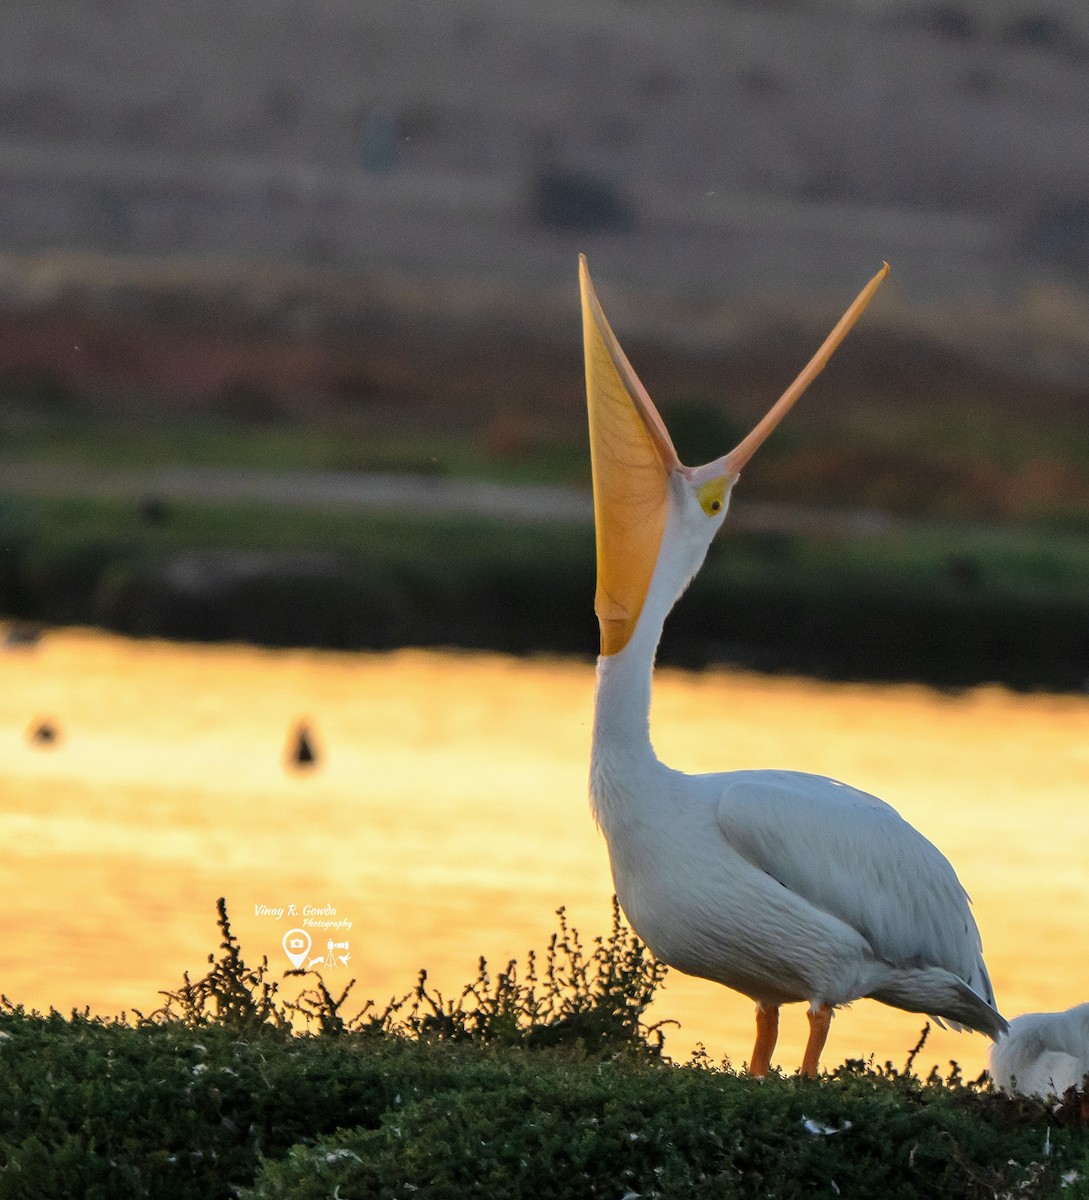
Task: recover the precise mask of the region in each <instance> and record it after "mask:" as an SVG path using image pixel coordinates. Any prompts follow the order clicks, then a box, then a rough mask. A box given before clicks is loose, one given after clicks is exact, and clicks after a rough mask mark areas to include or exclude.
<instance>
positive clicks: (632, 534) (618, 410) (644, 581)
mask: <svg viewBox="0 0 1089 1200" xmlns="http://www.w3.org/2000/svg"><path fill="white" fill-rule="evenodd" d="M888 273H889V266H888V263H885V264H884V266H882V268H881V270H880V271H878V273H877V274H876V275H875V276H874V277H873V279H871V280H870V282H869V283H868V284H867V285H866V286H865V287H864V288H863V289H862V291H861V292H860V293H859V294H858V297H857V298H856V299H855V301H854V303H853V304H852V305H851V307H850V308H849V309H848V310H847V311H846V312H845V313H844V314H843V316H842V317H841V318H840V320H839V322H838V324H837V325H836V327H835V329H833V330H832V332H831V333H830V334H829V335H828V337H827V338H826V339H825V341H824V344H823V345H822V346H821V348H820V349H819V350H818V351H817V353H816V354H815V355H814V356H813V357H812V359H810V361H809V363H808V364H807V365H806V367H805V368H804V370H803V371H802V372H801V374H800V375H799V376H798V378H797V379H795V380H794V382H793V383H792V384H791V385H790V387H789V388H787V390H786V391H785V392H784V393H783V395H782V396H781V397H780V398H779V399H778V400H777V401H776V403H775V404H774V405H773V406H772V408H771V409H770V411H769V412H768V413H767V415H766V416H765V417H764V418H763V420H762V421H760V423H759V424H758V425H757V426H756V428H755V429H753V431H752V432H751V433H750V434H749V435H748V436H747V437H746V438H744V439H743V440H742V441H741V442H740V443H739V444H738V445H737V446H736V447H735V448H734V449H733V450H731V451H730V453H729V454H727V455H726V456H725V457H724V458H722V459H721V460H719V465H720V466H721V472H722V475H723V476H728V477H729V479H728V483H727V488H726V490H729V487H730V486H732V485H733V482H734V481H735V480H736V478H737V476H738V474H739V473H740V471H741V468H742V467H743V466H744V465H745V464H746V463H747V462H748V461H749V459H750V458H751V457H752V456H753V454H755V453H756V451H757V449H758V448H759V447H760V445H761V444H762V443H763V442H764V440H765V439H766V438H767V436H768V434H770V433H771V431H772V430H773V429H774V428H775V427H776V425H778V424H779V422H780V421H781V420H782V419H783V417H785V416H786V414H787V412H788V411H789V410H790V408H791V407H792V405H793V404H794V402H795V401H796V400H797V399H798V397H799V396H800V395H801V394H802V392H804V391H805V389H806V388H807V387H808V386H809V385H810V384H811V383H812V382H813V380H814V379H815V378H816V377H817V375H819V374H820V372H821V370H822V369H823V367H824V365H825V363H827V362H828V360H829V359H830V358H831V357H832V354H833V352H834V351H835V349H836V347H837V346H838V345H839V344H840V342H841V341H843V339H844V338H845V337H846V336H847V333H848V331H849V330H850V328H851V326H852V325H854V323H855V322H856V321H857V320H858V318H859V317H860V316H861V315H862V313H863V311H864V310H865V308H866V305H867V304H869V302H870V300H871V298H872V297H873V294H874V292H876V291H877V288H878V287H879V286H880V284H881V281H882V280H883V279H884V278H885V276H886V275H887V274H888ZM579 287H580V291H581V293H582V336H583V345H584V349H585V354H586V399H587V407H588V412H589V418H590V462H591V466H592V469H593V480H594V524H595V528H596V532H597V595H596V597H595V600H594V609H595V611H596V612H597V616H598V621H599V623H600V625H601V653H602V654H606V655H607V654H617V653H619V652H620V651H621V650H623V649H624V647H625V646H626V645H627V644H628V640H629V638H630V637H631V634H632V631H633V630H634V629H635V624H636V622H637V621H638V620H639V614H640V612H642V609H643V602H644V600H645V599H646V595H647V589H648V588H649V587H650V579H651V576H652V575H653V573H654V566H655V563H656V562H657V560H658V551H659V548H660V546H661V543H662V531H663V530H664V529H665V523H666V515H667V513H668V511H669V478H670V475H671V474H672V473H673V472H674V471H681V472H684V473H686V474H688V473H690V471H691V469H690V468H688V467H685V466H684V465H683V464H682V463H681V461H680V459H679V458H678V457H677V451H676V450H675V449H674V448H673V442H672V440H671V438H670V436H669V433H668V431H667V430H666V427H665V423H664V422H663V421H662V418H661V417H660V416H659V415H658V410H657V409H656V408H655V407H654V402H653V401H652V400H651V398H650V396H648V395H647V391H646V388H644V387H643V385H642V384H641V383H640V382H639V379H638V376H637V375H636V374H635V372H634V371H633V370H632V366H631V363H629V362H628V359H627V356H626V355H625V354H624V351H623V350H622V349H621V348H620V343H619V342H618V341H617V340H616V336H615V334H614V333H613V331H612V329H610V328H609V322H608V321H606V319H605V314H604V313H603V312H602V310H601V304H600V303H599V301H598V298H597V295H596V294H595V292H594V285H593V283H592V282H591V280H590V272H589V269H588V268H587V266H586V256H585V255H583V254H580V255H579ZM705 471H706V468H703V469H701V474H703V473H704V472H705Z"/></svg>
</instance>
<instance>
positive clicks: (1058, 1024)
mask: <svg viewBox="0 0 1089 1200" xmlns="http://www.w3.org/2000/svg"><path fill="white" fill-rule="evenodd" d="M1087 1074H1089V1004H1079V1005H1077V1007H1075V1008H1068V1009H1067V1010H1066V1012H1055V1013H1025V1015H1024V1016H1021V1017H1014V1018H1013V1020H1012V1021H1011V1022H1010V1031H1009V1034H1008V1035H1007V1036H1006V1037H1003V1038H999V1039H998V1041H997V1042H996V1043H995V1044H994V1045H993V1046H992V1047H991V1077H992V1078H993V1079H994V1081H995V1083H996V1084H998V1086H999V1087H1000V1088H1002V1090H1003V1091H1005V1092H1010V1093H1016V1092H1020V1094H1021V1095H1023V1096H1039V1097H1040V1098H1041V1099H1046V1098H1047V1097H1048V1096H1062V1095H1064V1094H1065V1093H1066V1092H1067V1091H1068V1090H1069V1089H1070V1088H1072V1087H1078V1088H1080V1087H1081V1085H1082V1082H1083V1081H1084V1079H1085V1076H1086V1075H1087Z"/></svg>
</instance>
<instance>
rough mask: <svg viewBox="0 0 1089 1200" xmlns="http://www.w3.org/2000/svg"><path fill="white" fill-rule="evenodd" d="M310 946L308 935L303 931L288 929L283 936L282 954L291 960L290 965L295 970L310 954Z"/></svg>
mask: <svg viewBox="0 0 1089 1200" xmlns="http://www.w3.org/2000/svg"><path fill="white" fill-rule="evenodd" d="M310 945H311V938H310V934H308V933H307V932H306V930H305V929H289V930H288V931H287V933H285V934H284V953H285V954H286V955H287V957H288V958H289V959H291V965H292V966H293V967H294V968H295V969H296V970H298V968H299V967H300V966H301V965H302V962H303V959H305V958H306V956H307V955H308V954H309V953H310Z"/></svg>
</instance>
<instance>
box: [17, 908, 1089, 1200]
mask: <svg viewBox="0 0 1089 1200" xmlns="http://www.w3.org/2000/svg"><path fill="white" fill-rule="evenodd" d="M559 915H560V926H559V929H558V931H557V933H556V934H555V935H554V936H553V938H552V941H551V943H550V945H549V947H548V949H547V950H546V952H545V953H544V954H543V955H542V956H541V959H540V961H539V962H538V961H537V960H536V959H535V958H534V956H533V955H531V956H530V957H529V960H528V962H527V963H526V964H525V966H524V967H522V968H519V966H518V965H517V964H516V963H513V962H512V963H510V964H508V966H507V968H506V970H505V971H503V972H500V973H499V975H498V976H496V977H495V978H492V977H491V976H490V975H489V973H488V968H487V964H486V963H484V962H483V961H481V964H480V971H479V974H478V976H477V978H476V979H475V980H474V981H473V982H472V983H470V984H469V985H467V986H466V988H465V989H464V991H463V992H462V994H461V995H460V996H459V997H458V998H457V999H456V1000H443V998H442V997H441V996H439V995H437V994H433V993H432V992H430V991H429V990H428V985H427V977H426V973H421V976H420V979H419V982H418V984H417V986H416V987H415V988H414V989H413V990H412V991H411V992H409V993H408V994H407V995H406V996H404V997H403V998H400V999H395V1000H393V1001H391V1002H390V1003H389V1004H388V1005H387V1006H386V1007H385V1009H382V1010H379V1009H378V1008H377V1007H376V1006H375V1005H373V1004H372V1003H368V1004H366V1005H364V1006H363V1008H362V1010H361V1011H360V1012H359V1013H357V1014H356V1015H355V1016H354V1017H352V1018H347V1017H346V1016H345V1015H344V1011H345V1008H346V1004H347V1001H348V997H349V992H350V990H351V989H350V986H349V988H348V989H345V991H344V992H343V993H342V994H341V995H340V996H339V997H336V998H334V997H333V996H332V995H331V994H330V993H329V991H328V990H327V989H326V987H325V985H324V984H323V983H322V981H321V979H320V976H314V975H312V976H311V977H310V979H311V981H312V986H310V987H309V988H308V990H306V991H304V992H303V993H302V995H301V996H300V998H299V999H298V1000H296V1001H293V1002H285V1001H282V1000H281V999H280V997H279V995H278V985H277V984H276V983H274V982H272V981H271V980H270V978H269V973H268V968H267V964H266V963H262V964H261V965H260V966H258V967H256V968H252V967H250V966H248V965H247V964H246V963H245V961H244V960H243V957H242V953H241V948H240V947H239V945H238V942H237V940H236V939H235V938H234V936H233V935H232V933H231V930H230V926H229V923H228V918H227V913H226V909H225V906H224V904H223V902H222V901H220V918H219V923H220V928H221V931H222V933H223V942H222V945H221V953H220V956H219V957H218V959H217V958H215V957H214V956H209V962H210V964H211V965H210V969H209V971H208V972H207V974H206V975H205V976H204V977H203V978H201V979H199V980H197V981H192V980H190V979H189V978H188V976H187V977H186V978H185V980H184V981H183V984H182V986H181V987H180V988H178V989H177V990H176V991H173V992H167V993H164V995H165V997H166V1002H165V1004H164V1006H163V1008H162V1009H161V1010H159V1011H158V1012H156V1013H154V1014H151V1015H150V1016H147V1017H144V1016H142V1015H141V1014H137V1015H136V1016H135V1018H134V1019H133V1020H132V1021H124V1020H103V1019H98V1018H92V1017H90V1016H89V1015H87V1014H86V1013H83V1014H80V1013H73V1014H72V1016H71V1017H70V1018H65V1017H63V1016H61V1015H60V1014H58V1013H51V1014H49V1015H48V1016H42V1015H39V1014H35V1013H29V1014H28V1013H26V1012H24V1011H23V1010H22V1009H21V1008H19V1007H17V1006H14V1005H12V1004H10V1002H7V1001H6V1000H5V1002H4V1005H5V1007H4V1011H3V1012H2V1013H0V1064H2V1068H3V1069H2V1070H0V1197H2V1198H4V1200H9V1198H10V1200H15V1198H19V1200H45V1198H48V1200H64V1198H68V1197H71V1198H73V1200H75V1198H77V1197H78V1198H79V1200H90V1198H94V1197H103V1198H108V1200H128V1198H129V1197H143V1196H154V1197H159V1198H163V1200H171V1198H175V1197H177V1198H179V1200H180V1198H183V1197H184V1198H193V1200H198V1198H199V1200H217V1198H219V1197H224V1198H226V1197H236V1196H240V1197H247V1198H251V1200H256V1198H258V1197H262V1198H269V1200H271V1198H273V1197H277V1198H291V1200H310V1198H313V1200H319V1198H322V1200H325V1198H327V1197H331V1196H335V1197H338V1198H339V1200H353V1198H363V1197H367V1198H369V1197H375V1198H377V1197H390V1198H393V1197H404V1196H415V1197H425V1198H429V1200H430V1198H436V1200H437V1198H440V1197H441V1198H444V1200H445V1198H450V1200H453V1198H455V1197H463V1196H474V1195H479V1196H487V1197H527V1198H529V1197H534V1198H535V1197H540V1196H554V1197H558V1198H568V1197H570V1198H571V1200H576V1198H583V1197H608V1198H610V1200H621V1198H622V1197H625V1196H627V1197H636V1196H639V1197H648V1198H649V1197H662V1198H667V1200H668V1198H673V1197H676V1198H678V1200H680V1198H682V1197H684V1198H687V1197H750V1196H762V1197H768V1198H776V1197H810V1196H820V1197H824V1196H828V1197H831V1196H851V1197H855V1198H857V1200H864V1198H868V1197H875V1198H876V1197H880V1198H881V1200H889V1198H897V1197H905V1198H906V1197H916V1196H942V1197H946V1198H947V1200H958V1198H960V1197H965V1198H968V1197H971V1198H983V1197H987V1198H991V1197H995V1196H1019V1197H1044V1196H1059V1195H1062V1196H1070V1197H1078V1196H1086V1195H1089V1130H1087V1129H1086V1127H1085V1124H1084V1121H1083V1119H1082V1117H1081V1110H1080V1105H1079V1102H1078V1097H1077V1095H1076V1093H1075V1092H1073V1091H1072V1092H1071V1093H1070V1094H1069V1095H1068V1096H1067V1097H1066V1098H1065V1099H1064V1100H1063V1101H1062V1102H1061V1103H1057V1104H1055V1105H1053V1106H1051V1107H1048V1106H1045V1105H1044V1104H1042V1103H1040V1102H1038V1101H1034V1100H1027V1099H1012V1098H1009V1097H1005V1096H1002V1095H1000V1094H997V1093H995V1092H993V1091H992V1090H991V1088H990V1085H989V1083H987V1082H986V1081H984V1080H979V1081H975V1082H966V1081H965V1080H963V1079H962V1078H961V1077H960V1074H959V1072H958V1071H957V1069H956V1066H955V1064H954V1065H953V1069H952V1071H951V1073H950V1075H949V1076H948V1077H947V1078H945V1079H943V1078H942V1077H941V1076H940V1075H939V1074H938V1072H937V1069H936V1068H935V1069H934V1070H933V1071H932V1072H931V1073H930V1075H929V1076H928V1077H927V1078H925V1079H923V1078H920V1077H919V1076H917V1075H915V1074H914V1073H913V1072H912V1070H911V1067H912V1062H913V1060H914V1059H915V1058H916V1057H917V1055H918V1053H919V1052H920V1049H921V1044H920V1046H917V1047H916V1048H915V1050H914V1051H912V1052H911V1055H910V1056H909V1059H908V1064H907V1066H906V1067H905V1069H904V1070H902V1071H901V1070H897V1069H895V1068H894V1067H893V1066H892V1065H891V1064H885V1065H884V1066H878V1065H875V1064H874V1063H872V1062H870V1063H861V1062H849V1063H847V1064H846V1065H844V1066H842V1067H840V1068H838V1069H837V1070H836V1071H834V1072H832V1073H831V1074H826V1075H824V1076H822V1077H821V1078H820V1079H819V1080H817V1081H811V1080H807V1079H804V1078H801V1077H799V1076H791V1077H786V1076H782V1075H779V1074H776V1073H773V1074H772V1075H771V1076H769V1078H768V1079H767V1080H766V1081H765V1082H763V1083H760V1082H757V1081H754V1080H751V1079H749V1078H748V1077H747V1076H745V1075H744V1074H741V1073H738V1072H736V1071H735V1070H734V1069H733V1068H732V1067H730V1066H728V1065H724V1066H723V1067H715V1066H713V1065H712V1064H711V1062H710V1060H709V1059H708V1058H707V1056H706V1055H705V1054H702V1053H701V1054H698V1055H697V1056H695V1057H694V1058H693V1060H692V1061H690V1062H688V1063H686V1064H684V1065H676V1064H673V1063H671V1062H670V1061H669V1060H668V1059H667V1058H666V1057H665V1055H664V1053H663V1040H662V1030H661V1029H660V1028H654V1027H651V1028H648V1027H647V1026H646V1025H645V1024H644V1022H643V1014H644V1012H645V1010H646V1007H647V1005H648V1004H649V1003H650V1001H651V999H652V998H653V995H654V991H655V989H656V987H657V986H658V985H659V984H660V983H661V981H662V978H663V976H664V975H665V968H663V967H662V966H661V965H660V964H658V963H656V962H655V961H654V960H653V959H652V958H650V956H649V955H648V953H647V952H646V950H645V948H644V947H643V946H642V945H641V943H639V942H638V940H637V939H636V938H635V937H634V935H633V934H632V933H631V931H630V930H629V929H628V928H627V927H626V926H625V925H624V924H623V922H622V921H621V920H620V917H619V914H618V912H617V910H616V908H615V906H614V912H613V925H612V929H611V932H610V933H609V934H608V935H607V936H605V937H600V938H597V939H595V941H594V943H593V947H592V948H591V949H584V947H583V946H582V944H581V942H580V940H579V936H578V933H577V931H575V930H573V929H570V928H568V926H567V925H566V923H565V921H564V920H563V914H562V912H561V913H560V914H559ZM294 974H305V973H300V972H296V973H294ZM293 1025H294V1027H295V1029H297V1028H298V1027H300V1026H303V1027H305V1030H306V1031H305V1032H302V1033H299V1032H295V1031H294V1029H293ZM924 1040H925V1034H924Z"/></svg>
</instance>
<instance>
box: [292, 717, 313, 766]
mask: <svg viewBox="0 0 1089 1200" xmlns="http://www.w3.org/2000/svg"><path fill="white" fill-rule="evenodd" d="M287 759H288V763H289V764H290V765H291V766H293V767H306V768H310V767H316V766H317V765H318V751H317V746H316V745H315V743H314V735H313V734H312V733H311V731H310V726H309V725H308V724H307V723H306V722H305V721H300V722H299V723H298V724H297V725H296V726H295V732H294V736H293V738H292V740H291V742H290V744H289V745H288V751H287Z"/></svg>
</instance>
